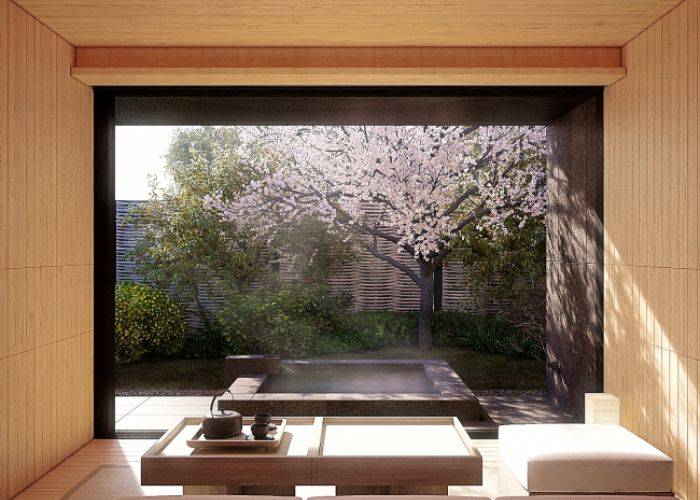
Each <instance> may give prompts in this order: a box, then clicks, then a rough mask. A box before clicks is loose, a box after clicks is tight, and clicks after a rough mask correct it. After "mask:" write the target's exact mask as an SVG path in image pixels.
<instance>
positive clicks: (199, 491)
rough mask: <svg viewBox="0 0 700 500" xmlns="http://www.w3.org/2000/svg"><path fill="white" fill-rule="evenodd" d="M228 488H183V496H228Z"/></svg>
mask: <svg viewBox="0 0 700 500" xmlns="http://www.w3.org/2000/svg"><path fill="white" fill-rule="evenodd" d="M227 493H229V487H228V486H183V487H182V494H183V495H226V494H227Z"/></svg>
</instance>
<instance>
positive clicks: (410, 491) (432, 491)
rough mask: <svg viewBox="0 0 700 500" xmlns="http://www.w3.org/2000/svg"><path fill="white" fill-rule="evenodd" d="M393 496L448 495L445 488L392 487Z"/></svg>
mask: <svg viewBox="0 0 700 500" xmlns="http://www.w3.org/2000/svg"><path fill="white" fill-rule="evenodd" d="M391 495H447V485H445V486H408V485H400V486H392V487H391Z"/></svg>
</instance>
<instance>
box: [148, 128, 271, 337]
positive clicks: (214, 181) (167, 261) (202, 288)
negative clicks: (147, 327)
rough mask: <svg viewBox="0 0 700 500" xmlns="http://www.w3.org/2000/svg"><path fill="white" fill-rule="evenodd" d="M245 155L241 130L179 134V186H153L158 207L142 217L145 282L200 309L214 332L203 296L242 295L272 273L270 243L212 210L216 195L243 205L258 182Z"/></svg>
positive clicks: (173, 156) (173, 161)
mask: <svg viewBox="0 0 700 500" xmlns="http://www.w3.org/2000/svg"><path fill="white" fill-rule="evenodd" d="M239 147H240V136H239V132H238V129H236V128H234V127H197V128H183V129H178V130H177V131H176V133H175V134H174V136H173V139H172V142H171V144H170V148H169V150H168V153H167V155H166V158H165V159H166V163H165V170H166V173H167V174H168V175H169V176H170V178H171V180H172V182H171V184H170V185H169V186H165V187H163V186H159V185H157V184H156V182H155V180H152V196H151V199H150V200H149V202H148V203H147V204H146V205H145V206H144V207H143V208H142V209H141V210H142V214H141V215H142V218H143V219H142V220H145V221H146V226H145V234H144V237H143V239H142V240H141V241H140V242H139V244H138V245H137V248H136V251H135V259H136V261H137V263H138V265H139V270H140V272H141V274H143V276H144V277H145V278H146V279H147V280H148V281H150V282H153V283H155V284H157V285H158V286H160V287H161V288H165V289H171V287H174V288H175V290H176V291H177V293H178V294H181V295H183V296H184V297H186V298H188V299H189V300H191V301H193V302H194V303H195V304H197V305H198V310H199V312H200V316H201V319H202V322H203V323H204V325H205V326H207V327H209V328H211V324H210V322H211V318H210V316H209V314H208V313H207V312H206V310H205V309H204V307H203V306H202V303H201V300H200V292H204V293H207V292H212V291H213V290H212V289H213V288H216V290H217V291H218V292H223V293H225V294H226V295H235V294H237V293H239V292H240V291H241V290H243V289H245V288H246V287H248V286H249V285H250V283H251V282H253V281H255V280H257V279H260V278H261V277H262V276H263V275H264V273H265V269H266V268H265V264H266V252H265V241H263V240H261V239H260V238H257V237H256V236H255V235H254V234H252V233H250V232H248V231H245V230H244V229H243V228H241V227H239V226H238V225H237V224H235V223H234V222H231V221H227V220H222V219H221V217H219V216H218V215H217V214H216V213H214V212H212V211H211V210H210V209H208V208H207V207H206V206H205V204H204V199H205V198H206V196H208V195H210V194H211V193H212V192H225V193H227V196H231V197H234V198H235V197H236V196H238V195H239V194H240V192H241V190H242V189H243V188H244V187H245V186H246V184H247V183H249V182H250V181H251V180H252V178H253V174H254V172H253V171H252V170H251V169H250V167H249V165H248V163H247V160H246V158H245V157H243V156H241V155H240V154H239Z"/></svg>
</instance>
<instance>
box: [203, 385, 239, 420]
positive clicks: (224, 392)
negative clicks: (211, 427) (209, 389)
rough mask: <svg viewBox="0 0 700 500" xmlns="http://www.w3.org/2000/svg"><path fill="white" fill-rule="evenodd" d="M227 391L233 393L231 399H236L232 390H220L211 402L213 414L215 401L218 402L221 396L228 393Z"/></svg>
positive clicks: (210, 408) (210, 407) (210, 409)
mask: <svg viewBox="0 0 700 500" xmlns="http://www.w3.org/2000/svg"><path fill="white" fill-rule="evenodd" d="M227 392H228V393H229V394H230V395H231V399H235V398H234V397H233V393H232V392H231V391H230V390H228V389H224V390H223V391H221V392H219V393H218V394H214V397H213V398H211V404H209V412H210V413H211V414H212V415H214V403H215V402H216V400H217V399H219V398H220V397H221V396H223V395H224V394H226V393H227Z"/></svg>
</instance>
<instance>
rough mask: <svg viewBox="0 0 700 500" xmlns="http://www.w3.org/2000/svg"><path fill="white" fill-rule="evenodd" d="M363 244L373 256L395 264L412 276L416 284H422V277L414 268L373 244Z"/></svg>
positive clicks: (397, 267)
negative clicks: (385, 253) (386, 253)
mask: <svg viewBox="0 0 700 500" xmlns="http://www.w3.org/2000/svg"><path fill="white" fill-rule="evenodd" d="M361 246H362V248H364V249H365V250H367V251H368V252H369V253H371V254H372V255H373V256H375V257H376V258H377V259H379V260H382V261H384V262H386V263H387V264H390V265H392V266H394V267H395V268H396V269H398V270H399V271H403V272H404V274H406V275H407V276H408V277H409V278H411V281H413V282H414V283H415V284H416V285H418V286H420V278H419V277H418V275H417V274H416V273H415V271H414V270H413V269H411V268H410V267H408V266H407V265H406V264H404V263H402V262H399V261H398V260H396V259H394V258H393V257H389V256H388V255H384V254H383V253H380V252H379V251H378V250H377V249H376V248H374V247H373V246H372V245H366V244H362V245H361Z"/></svg>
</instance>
